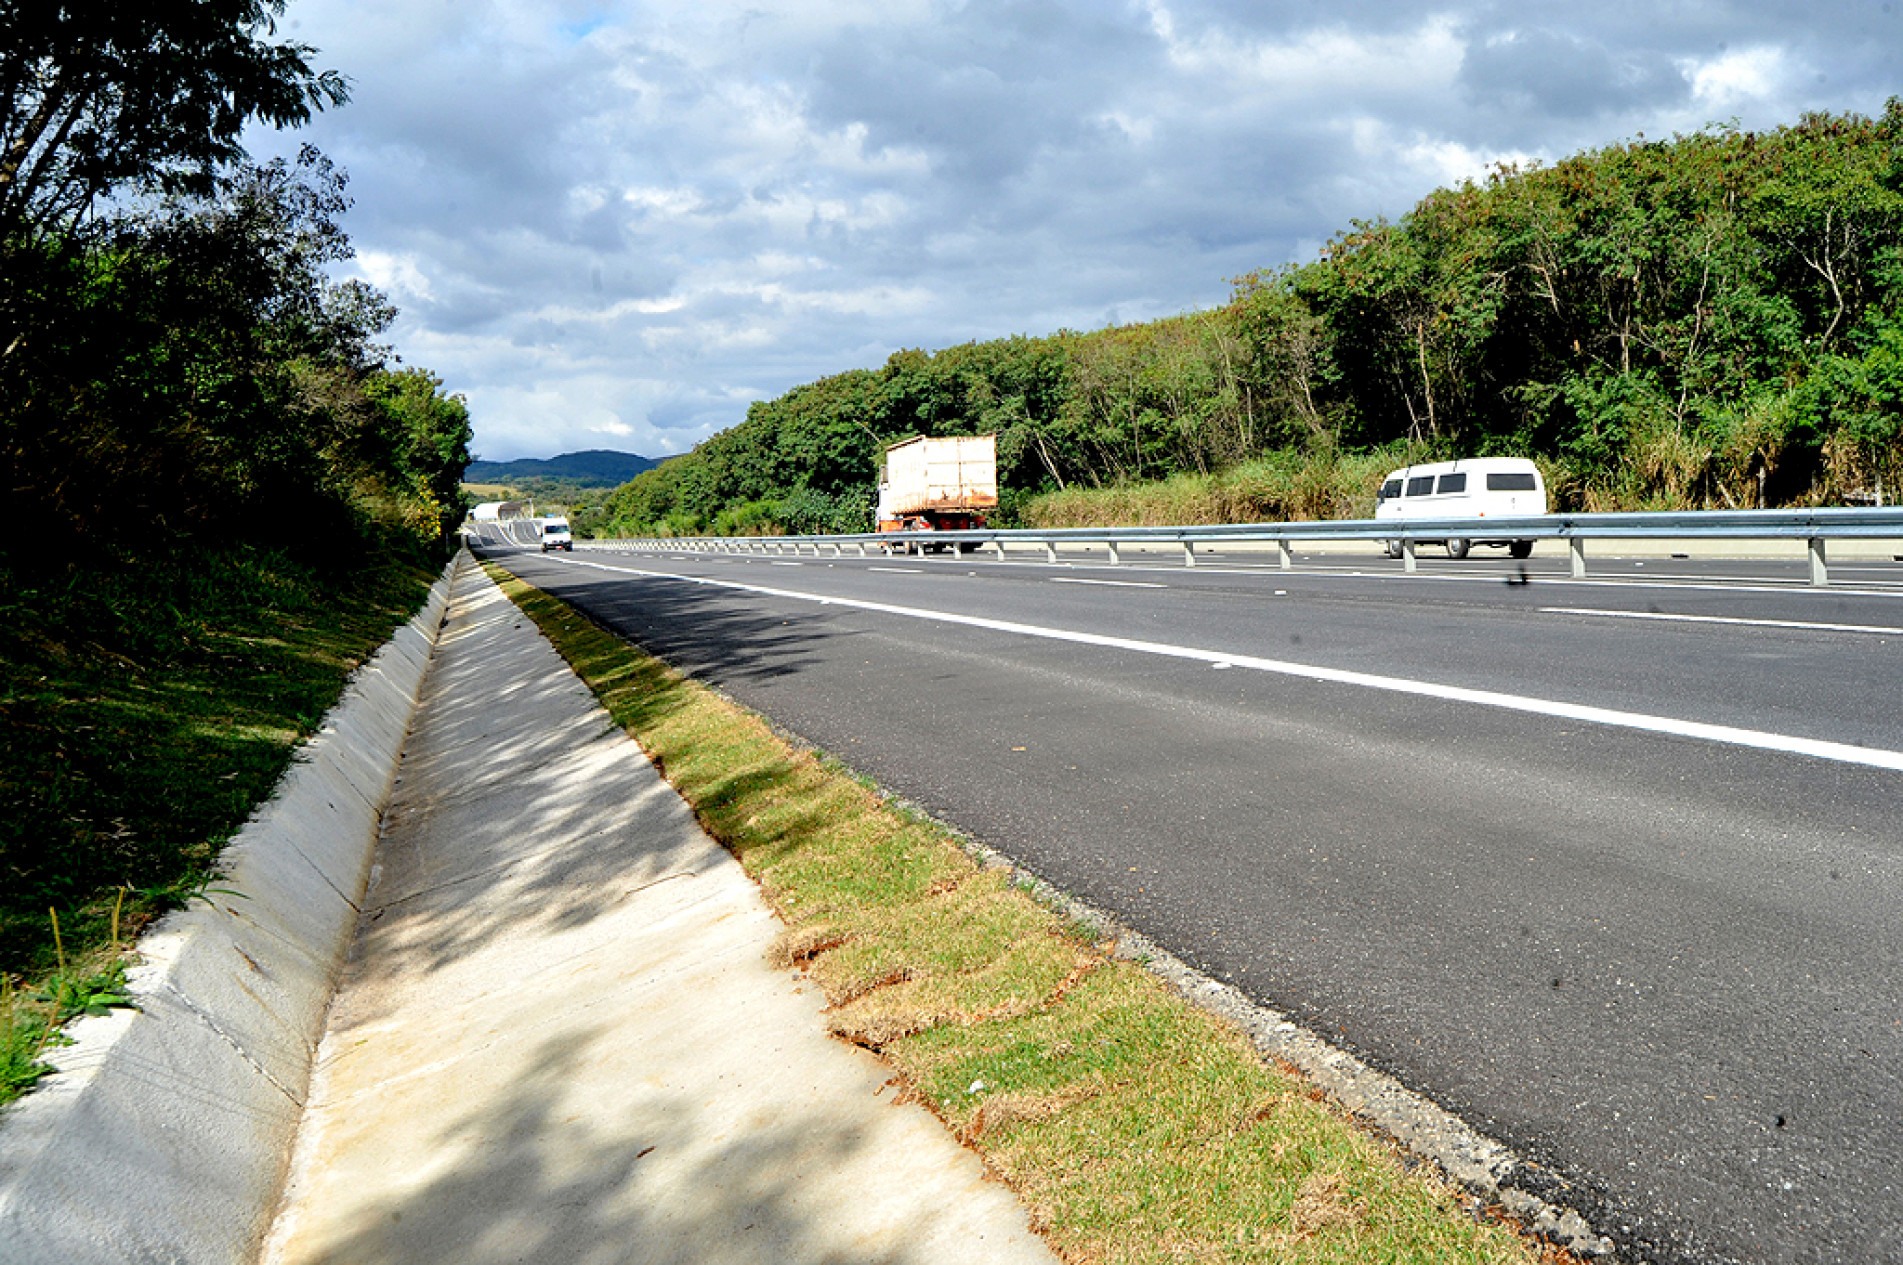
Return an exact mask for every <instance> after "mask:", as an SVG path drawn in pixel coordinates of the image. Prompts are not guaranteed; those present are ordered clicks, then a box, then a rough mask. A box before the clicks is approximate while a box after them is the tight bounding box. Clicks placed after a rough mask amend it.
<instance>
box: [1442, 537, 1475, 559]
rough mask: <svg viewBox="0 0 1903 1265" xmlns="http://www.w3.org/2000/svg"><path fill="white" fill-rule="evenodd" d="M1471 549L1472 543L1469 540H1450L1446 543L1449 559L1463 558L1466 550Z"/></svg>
mask: <svg viewBox="0 0 1903 1265" xmlns="http://www.w3.org/2000/svg"><path fill="white" fill-rule="evenodd" d="M1473 547H1474V542H1473V541H1471V540H1450V541H1448V542H1447V556H1448V557H1450V558H1464V557H1466V556H1467V552H1468V550H1470V549H1472V548H1473Z"/></svg>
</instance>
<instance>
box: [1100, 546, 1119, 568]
mask: <svg viewBox="0 0 1903 1265" xmlns="http://www.w3.org/2000/svg"><path fill="white" fill-rule="evenodd" d="M1103 547H1104V548H1105V549H1108V550H1109V551H1110V565H1111V566H1113V567H1114V566H1120V565H1121V564H1122V562H1123V558H1122V556H1121V555H1119V554H1118V553H1117V542H1116V541H1114V540H1106V541H1104V542H1103Z"/></svg>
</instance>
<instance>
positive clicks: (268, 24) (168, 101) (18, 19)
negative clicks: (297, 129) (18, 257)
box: [0, 0, 349, 240]
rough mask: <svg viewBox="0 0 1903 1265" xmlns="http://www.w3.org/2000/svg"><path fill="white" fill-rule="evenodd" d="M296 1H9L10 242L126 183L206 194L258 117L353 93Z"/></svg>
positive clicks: (4, 25)
mask: <svg viewBox="0 0 1903 1265" xmlns="http://www.w3.org/2000/svg"><path fill="white" fill-rule="evenodd" d="M283 11H284V0H136V2H130V3H129V2H128V0H0V239H5V240H12V239H14V238H15V237H17V236H18V235H19V233H20V232H21V231H22V230H24V229H35V230H39V231H46V230H51V229H58V228H62V227H66V226H69V225H72V224H74V223H77V222H78V221H79V220H81V219H82V218H84V217H85V216H86V215H87V214H88V213H89V211H90V210H91V209H92V208H93V206H94V204H95V203H96V202H98V201H99V200H100V199H101V198H102V197H105V196H107V195H109V194H113V193H118V192H134V193H161V194H168V195H169V194H193V195H198V196H204V195H207V194H209V193H210V192H211V191H212V190H213V189H214V188H215V186H216V183H217V178H218V173H219V171H220V170H221V169H222V168H224V167H227V166H229V165H231V164H233V163H235V162H237V161H238V160H239V159H241V158H242V157H243V154H244V151H243V149H242V147H241V146H240V144H239V139H240V136H241V134H242V133H243V131H244V128H245V126H246V125H247V124H248V123H250V122H252V121H253V120H258V121H262V122H265V123H269V124H271V125H272V126H274V127H291V126H296V125H298V124H301V123H303V122H304V121H305V120H307V119H308V118H309V117H310V115H311V112H312V111H313V110H317V109H322V108H324V107H325V106H326V105H334V104H340V103H342V102H343V101H344V100H346V99H347V97H348V95H349V89H348V84H347V81H346V80H345V79H344V78H343V76H341V75H340V74H338V73H337V72H335V71H321V72H320V71H316V70H313V69H312V68H311V65H310V62H309V58H310V56H311V55H312V54H313V53H314V52H315V51H316V50H314V49H312V48H311V47H310V46H308V45H305V44H296V43H277V42H273V41H272V40H271V38H270V37H271V36H272V35H273V34H274V33H275V30H276V19H277V17H278V16H279V15H281V14H282V13H283Z"/></svg>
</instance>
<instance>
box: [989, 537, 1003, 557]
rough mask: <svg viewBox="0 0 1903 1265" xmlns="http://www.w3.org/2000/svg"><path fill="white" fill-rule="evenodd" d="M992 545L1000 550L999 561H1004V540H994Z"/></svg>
mask: <svg viewBox="0 0 1903 1265" xmlns="http://www.w3.org/2000/svg"><path fill="white" fill-rule="evenodd" d="M991 547H992V548H993V549H995V550H997V551H998V561H999V562H1003V561H1004V542H1003V541H1002V540H994V541H992V542H991Z"/></svg>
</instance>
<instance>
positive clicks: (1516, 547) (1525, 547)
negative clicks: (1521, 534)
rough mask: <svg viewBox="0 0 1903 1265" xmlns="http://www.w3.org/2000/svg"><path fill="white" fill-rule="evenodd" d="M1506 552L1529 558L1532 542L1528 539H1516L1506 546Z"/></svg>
mask: <svg viewBox="0 0 1903 1265" xmlns="http://www.w3.org/2000/svg"><path fill="white" fill-rule="evenodd" d="M1507 552H1508V553H1509V554H1511V555H1512V556H1513V557H1515V558H1531V557H1532V556H1533V542H1532V541H1530V540H1516V541H1514V542H1513V543H1512V544H1510V545H1508V546H1507Z"/></svg>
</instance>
